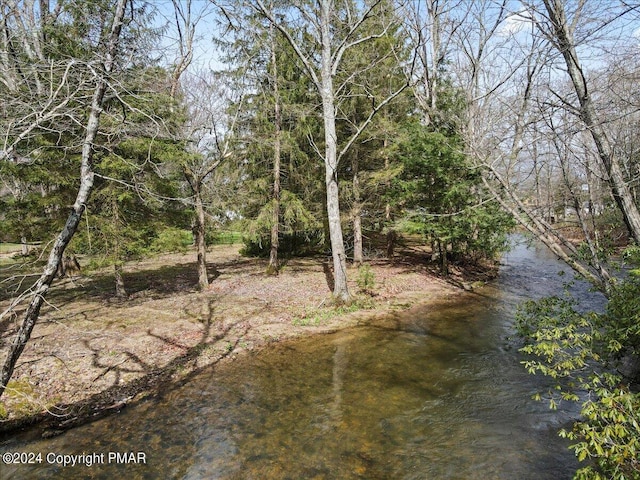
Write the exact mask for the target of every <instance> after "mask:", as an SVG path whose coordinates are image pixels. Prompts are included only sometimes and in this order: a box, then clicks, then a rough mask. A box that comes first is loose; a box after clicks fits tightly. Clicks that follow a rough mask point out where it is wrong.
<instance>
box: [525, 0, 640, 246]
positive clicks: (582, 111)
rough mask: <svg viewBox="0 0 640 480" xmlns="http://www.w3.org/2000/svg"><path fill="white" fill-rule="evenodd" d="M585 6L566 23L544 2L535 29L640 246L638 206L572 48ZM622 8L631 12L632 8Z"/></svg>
mask: <svg viewBox="0 0 640 480" xmlns="http://www.w3.org/2000/svg"><path fill="white" fill-rule="evenodd" d="M585 3H586V2H584V0H582V1H579V2H577V4H576V7H575V11H574V14H573V18H571V19H569V18H568V17H567V13H566V9H565V5H564V2H561V1H560V0H544V8H545V11H546V14H547V16H546V18H541V19H540V20H539V21H538V22H537V25H538V28H540V30H541V31H542V32H543V33H544V34H545V35H546V36H547V37H548V38H549V39H550V40H551V42H552V43H553V45H554V47H555V48H556V49H557V50H558V51H559V52H560V53H561V54H562V57H563V58H564V61H565V64H566V68H567V73H568V74H569V77H570V79H571V84H572V85H573V88H574V89H575V92H576V95H577V97H578V102H579V103H578V106H576V107H575V110H576V112H577V113H578V115H579V117H580V118H581V119H582V121H583V122H584V124H585V125H586V127H587V129H588V131H589V133H590V134H591V137H592V139H593V143H594V145H595V147H596V150H597V152H598V158H599V159H600V161H601V162H602V165H603V166H604V168H605V170H606V172H607V175H608V177H609V183H610V187H611V193H612V195H613V198H614V200H615V202H616V204H617V205H618V208H619V209H620V211H621V212H622V215H623V218H624V221H625V224H626V226H627V228H628V230H629V234H630V235H631V236H632V237H633V239H634V240H635V241H636V242H640V210H638V205H637V204H636V202H635V201H634V198H633V195H632V193H631V191H630V189H629V186H628V184H627V182H626V181H625V176H624V173H623V170H622V166H621V162H620V159H619V158H618V157H617V156H616V155H615V152H614V148H613V146H612V143H611V141H610V140H609V138H608V136H607V133H606V131H605V129H604V128H603V126H602V124H601V122H600V121H599V120H598V117H599V116H598V113H597V112H596V109H595V107H594V102H593V99H592V95H591V92H590V90H589V84H590V82H589V81H588V78H587V75H586V73H585V70H584V68H583V66H582V64H581V62H580V56H579V55H578V52H577V48H576V47H577V42H576V39H575V31H576V28H577V27H578V25H579V22H581V21H583V19H582V18H581V12H582V11H583V10H584V7H585ZM625 8H628V9H633V7H625ZM623 13H625V12H624V11H623V12H616V14H615V15H622V14H623Z"/></svg>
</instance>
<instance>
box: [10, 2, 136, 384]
mask: <svg viewBox="0 0 640 480" xmlns="http://www.w3.org/2000/svg"><path fill="white" fill-rule="evenodd" d="M126 3H127V1H126V0H118V1H117V3H116V8H115V11H114V12H113V17H112V18H111V19H109V20H107V19H105V22H107V21H110V23H111V26H110V28H108V29H103V30H102V33H103V37H102V38H101V44H103V45H105V46H106V48H105V50H104V52H103V53H104V54H103V57H102V58H99V59H96V60H99V61H97V62H96V64H95V65H93V66H92V68H91V70H92V72H93V75H94V76H93V79H92V80H91V81H92V83H94V85H95V87H94V90H93V95H92V97H91V103H90V106H89V115H88V118H87V120H86V124H85V128H86V133H85V136H84V140H83V142H82V154H81V167H80V186H79V188H78V194H77V197H76V200H75V203H74V204H73V207H72V209H71V213H70V214H69V217H68V218H67V221H66V224H65V226H64V228H63V230H62V231H61V232H60V233H59V235H58V236H57V238H56V240H55V242H54V244H53V248H52V249H51V252H50V254H49V258H48V261H47V264H46V266H45V268H44V271H43V273H42V275H41V277H40V278H39V280H38V281H37V282H36V283H35V284H34V285H33V287H32V288H31V289H30V290H29V291H28V296H29V297H30V298H31V301H30V303H29V306H28V308H27V310H26V312H25V314H24V318H23V320H22V324H21V326H20V329H19V330H18V332H17V334H16V336H15V337H14V339H13V341H12V343H11V345H10V346H9V350H8V352H7V356H6V359H5V362H4V364H3V366H2V371H1V374H0V395H2V394H3V393H4V391H5V389H6V387H7V384H8V382H9V380H10V379H11V376H12V374H13V370H14V368H15V365H16V362H17V361H18V359H19V357H20V355H21V354H22V351H23V350H24V348H25V346H26V344H27V342H28V341H29V338H30V336H31V332H32V331H33V328H34V326H35V324H36V322H37V320H38V316H39V314H40V309H41V307H42V305H43V303H44V301H45V297H46V295H47V292H48V291H49V288H50V286H51V283H52V282H53V279H54V277H55V274H56V272H57V270H58V267H59V265H60V262H61V259H62V257H63V254H64V250H65V248H66V247H67V245H68V244H69V242H70V241H71V238H72V237H73V235H74V233H75V231H76V229H77V227H78V224H79V222H80V219H81V217H82V214H83V212H84V209H85V205H86V203H87V200H88V198H89V195H90V193H91V189H92V186H93V181H94V169H93V153H94V141H95V139H96V136H97V134H98V130H99V126H100V116H101V113H102V105H103V101H104V98H105V92H106V91H107V88H108V86H109V76H110V75H111V74H112V73H113V71H114V68H115V67H116V59H117V55H118V48H119V44H120V33H121V31H122V27H123V19H124V16H125V8H126ZM37 31H38V30H35V31H34V32H37ZM23 38H26V37H23ZM25 46H28V44H26V43H25ZM33 46H34V48H33V52H31V53H29V55H31V54H34V55H38V54H39V53H38V48H39V47H40V44H39V43H38V42H35V43H34V44H33ZM26 50H27V51H30V49H29V48H27V49H26ZM26 68H27V69H29V68H30V67H29V66H26ZM38 83H39V82H35V88H37V89H39V88H41V87H39V86H38ZM64 88H65V87H63V86H62V85H61V86H60V90H63V89H64ZM54 92H55V91H54ZM51 99H52V100H53V102H52V103H51V105H50V108H48V109H46V110H43V111H42V113H41V115H40V116H38V115H36V116H35V117H34V120H33V121H32V123H31V124H29V125H27V126H26V128H25V129H23V130H22V132H21V133H19V134H18V135H16V136H15V137H14V139H13V141H10V142H5V145H4V148H3V150H2V155H0V158H7V157H9V156H11V155H14V154H15V151H16V148H18V147H19V146H20V141H21V140H23V139H24V138H26V137H27V136H28V135H29V134H30V132H33V131H35V130H36V129H37V128H38V127H39V126H41V125H42V124H41V117H42V116H53V115H55V113H53V112H52V110H51V108H53V110H54V112H55V109H56V108H57V107H60V105H62V104H64V99H62V95H61V96H60V97H57V96H55V95H52V98H51ZM26 296H27V295H23V298H25V297H26ZM12 306H13V305H12ZM5 313H6V312H5Z"/></svg>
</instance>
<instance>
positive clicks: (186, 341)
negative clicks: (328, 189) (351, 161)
mask: <svg viewBox="0 0 640 480" xmlns="http://www.w3.org/2000/svg"><path fill="white" fill-rule="evenodd" d="M237 248H238V247H237V246H233V245H231V246H217V247H214V248H212V249H211V252H210V254H209V258H208V259H209V261H210V263H211V265H212V266H213V265H215V266H216V268H217V270H218V272H219V275H218V276H217V278H215V279H213V280H212V282H211V286H210V288H209V289H208V290H207V291H205V292H198V291H197V290H196V288H195V285H196V284H197V278H196V269H195V263H194V259H193V254H192V253H191V254H187V255H184V254H171V255H161V256H157V257H154V258H150V259H146V260H144V261H140V262H135V263H131V264H128V265H127V266H126V269H125V282H126V286H127V291H128V294H129V295H128V298H127V299H125V300H122V299H117V298H115V297H114V296H113V275H111V274H110V273H109V272H94V273H91V274H85V275H84V276H83V277H82V278H80V279H77V280H76V281H75V283H74V282H71V281H70V280H68V279H65V280H57V281H56V282H55V283H54V287H53V288H52V290H51V292H50V295H49V296H48V299H47V300H48V304H47V306H46V307H45V308H44V309H43V311H42V314H41V317H40V320H39V322H38V324H37V325H36V327H35V329H34V332H33V335H32V338H31V341H30V342H29V344H28V345H27V347H26V349H25V351H24V353H23V355H22V357H21V359H20V362H19V366H18V368H17V369H16V371H15V374H14V380H15V381H14V382H12V383H11V384H10V387H11V388H8V389H7V392H5V394H4V396H3V398H2V402H3V403H4V407H3V408H4V413H5V416H6V418H4V419H3V420H2V421H0V431H3V430H4V431H9V430H11V429H13V428H16V426H17V425H20V424H21V423H24V422H35V421H38V422H42V421H43V420H44V421H45V424H46V425H49V429H50V430H49V431H50V432H51V431H53V432H55V431H57V430H59V429H63V428H69V427H70V426H73V425H75V424H77V423H80V422H83V421H86V419H88V418H93V417H95V416H97V415H101V414H104V413H105V412H108V411H111V410H113V409H118V408H121V407H122V406H124V405H125V404H127V403H128V402H131V401H132V400H133V399H135V400H139V399H141V398H143V397H144V396H147V395H150V394H154V393H156V392H158V391H163V390H166V389H170V388H172V386H173V385H176V384H180V383H182V382H185V381H188V379H189V378H190V376H191V375H193V374H195V373H196V372H197V371H199V370H201V369H202V368H205V367H208V366H211V365H213V364H215V363H218V362H220V361H222V360H225V361H228V360H231V359H233V358H235V356H237V355H238V354H240V353H241V352H242V351H246V350H253V349H256V348H262V347H264V346H265V345H268V344H269V343H272V342H276V341H280V340H282V339H285V338H290V337H294V336H299V335H308V334H314V333H321V332H330V331H335V330H336V329H339V328H344V327H347V326H352V325H356V324H358V323H361V322H365V321H367V319H368V318H371V317H372V316H376V315H383V314H385V313H387V312H390V311H393V310H394V309H395V310H397V309H404V308H407V307H408V306H410V305H413V304H415V303H417V302H428V301H430V300H434V299H436V298H444V297H447V296H451V295H456V294H457V293H458V292H459V291H460V289H459V288H458V287H459V286H460V285H461V282H462V277H461V272H457V275H454V276H453V277H452V278H451V279H449V280H448V281H444V280H443V279H441V278H438V277H437V276H436V275H434V274H433V272H432V271H431V268H430V267H429V266H428V265H427V264H426V263H425V261H424V255H423V254H424V252H420V251H419V250H413V251H412V252H408V253H410V254H407V255H404V256H402V257H397V258H396V259H394V261H387V260H382V259H377V260H373V261H371V262H370V265H371V270H372V272H373V274H374V276H375V285H374V287H373V288H372V289H371V290H372V291H371V292H370V294H367V295H364V294H360V295H358V287H357V285H356V283H355V279H356V278H357V270H356V268H355V267H350V272H349V275H350V281H351V283H350V284H349V287H350V289H351V292H352V293H355V294H356V296H355V301H354V304H353V305H352V306H350V307H347V308H342V309H340V310H337V309H336V308H335V307H331V306H330V301H329V300H330V296H329V294H330V290H329V288H328V284H329V283H330V281H331V279H330V278H327V276H328V275H327V259H326V258H301V259H292V260H290V261H288V262H287V263H286V265H285V266H284V268H283V269H282V271H281V272H280V274H279V275H278V276H269V275H266V274H265V273H264V272H265V270H266V262H265V261H264V260H262V259H253V258H244V257H241V256H240V255H239V254H238V253H237ZM212 273H213V269H212ZM483 273H484V272H478V274H483ZM10 296H11V295H10V293H7V292H5V293H4V296H3V297H0V308H2V310H4V308H6V305H7V304H8V302H9V300H10ZM20 314H21V312H20V311H17V312H16V315H15V316H14V317H10V318H6V319H5V320H4V321H3V322H2V324H0V340H1V341H2V342H3V343H2V345H1V348H0V355H2V358H4V356H5V353H6V348H7V346H8V342H9V341H10V339H11V338H12V337H13V334H14V332H15V329H16V328H17V326H18V321H19V320H20V318H21V315H20ZM25 405H27V406H28V407H29V408H25ZM3 408H2V404H1V403H0V415H1V414H2V413H3V412H2V410H3ZM34 413H35V414H34ZM51 429H53V430H51Z"/></svg>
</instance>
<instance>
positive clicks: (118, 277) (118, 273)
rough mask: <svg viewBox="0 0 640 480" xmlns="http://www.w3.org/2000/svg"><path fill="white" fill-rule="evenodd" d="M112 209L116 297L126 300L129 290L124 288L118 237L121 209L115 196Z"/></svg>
mask: <svg viewBox="0 0 640 480" xmlns="http://www.w3.org/2000/svg"><path fill="white" fill-rule="evenodd" d="M112 208H113V228H114V232H115V233H114V238H113V258H114V262H113V274H114V278H115V283H116V297H118V298H126V296H127V289H126V288H125V286H124V278H123V277H122V265H123V263H124V261H123V260H122V259H121V258H120V256H121V253H120V237H119V235H118V231H119V229H120V215H119V207H118V200H117V198H116V197H115V196H114V197H113V198H112Z"/></svg>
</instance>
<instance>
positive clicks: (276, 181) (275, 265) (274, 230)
mask: <svg viewBox="0 0 640 480" xmlns="http://www.w3.org/2000/svg"><path fill="white" fill-rule="evenodd" d="M271 66H272V69H273V71H272V75H273V98H274V107H273V113H274V117H275V118H274V134H273V135H274V138H273V142H274V143H273V213H272V215H273V217H272V219H271V251H270V252H269V265H268V266H267V273H268V274H276V275H277V274H278V270H279V269H280V263H279V260H278V248H279V246H280V238H279V237H280V235H279V234H280V152H281V145H280V143H281V129H282V114H281V112H280V96H279V90H278V64H277V59H276V46H275V41H274V32H273V25H271Z"/></svg>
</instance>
